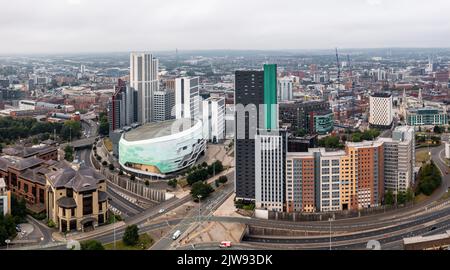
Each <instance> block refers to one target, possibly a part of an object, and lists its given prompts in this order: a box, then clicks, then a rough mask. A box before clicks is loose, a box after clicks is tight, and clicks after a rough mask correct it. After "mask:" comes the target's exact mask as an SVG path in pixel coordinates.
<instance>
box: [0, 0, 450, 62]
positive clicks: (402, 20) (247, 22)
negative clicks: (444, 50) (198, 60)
mask: <svg viewBox="0 0 450 270" xmlns="http://www.w3.org/2000/svg"><path fill="white" fill-rule="evenodd" d="M254 7H257V8H256V9H255V8H254ZM436 7H439V8H436ZM449 11H450V4H449V3H448V2H447V1H442V0H433V1H427V2H424V1H420V0H413V1H411V0H410V1H406V0H396V1H386V0H349V1H346V2H345V4H344V3H341V2H336V1H331V0H320V1H289V0H283V1H277V2H276V3H275V2H272V1H254V0H249V1H205V0H196V1H189V3H187V2H186V1H179V0H174V1H164V2H157V1H156V2H155V1H141V0H135V1H131V2H130V3H127V4H126V5H124V4H123V2H121V1H104V0H96V1H85V0H67V1H53V0H44V1H39V2H36V1H29V0H19V1H14V3H12V2H11V3H8V2H6V3H3V5H2V9H1V10H0V18H1V19H0V22H1V24H2V27H1V28H0V35H1V36H4V37H8V41H9V42H5V43H2V44H0V52H1V54H4V53H14V54H16V53H71V52H75V53H78V52H116V51H146V50H148V49H149V48H151V49H152V51H160V50H173V49H175V48H179V49H180V50H193V49H266V50H267V49H270V50H275V49H281V50H284V49H327V48H334V47H340V48H378V47H381V48H385V47H448V45H447V44H448V43H449V41H450V38H449V35H448V33H449V30H450V29H449V26H448V24H447V23H446V22H447V21H446V17H447V14H448V13H449ZM174 22H175V23H174ZM260 26H264V27H260ZM31 40H32V42H30V41H31Z"/></svg>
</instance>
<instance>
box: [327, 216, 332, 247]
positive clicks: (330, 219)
mask: <svg viewBox="0 0 450 270" xmlns="http://www.w3.org/2000/svg"><path fill="white" fill-rule="evenodd" d="M328 221H329V222H330V250H331V221H333V218H329V219H328Z"/></svg>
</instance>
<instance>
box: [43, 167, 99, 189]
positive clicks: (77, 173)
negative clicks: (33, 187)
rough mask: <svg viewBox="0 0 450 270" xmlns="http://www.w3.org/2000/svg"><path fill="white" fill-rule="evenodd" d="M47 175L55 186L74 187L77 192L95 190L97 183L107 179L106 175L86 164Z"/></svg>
mask: <svg viewBox="0 0 450 270" xmlns="http://www.w3.org/2000/svg"><path fill="white" fill-rule="evenodd" d="M47 176H48V179H49V181H50V183H51V185H52V186H53V187H54V188H63V187H64V188H72V189H73V190H74V191H76V192H81V191H87V190H95V189H97V184H98V183H99V182H100V181H102V180H105V179H106V178H105V176H104V175H102V174H100V173H98V172H97V171H96V170H94V169H92V168H90V167H86V166H81V167H80V168H79V169H78V170H75V169H73V168H72V167H65V168H62V169H60V170H58V171H56V172H52V173H49V174H47Z"/></svg>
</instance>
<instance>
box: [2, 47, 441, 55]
mask: <svg viewBox="0 0 450 270" xmlns="http://www.w3.org/2000/svg"><path fill="white" fill-rule="evenodd" d="M336 48H337V49H338V51H339V52H341V51H358V50H362V51H376V50H450V46H449V47H407V46H405V47H403V46H402V47H394V46H392V47H361V48H357V47H348V48H339V47H333V48H315V49H314V48H307V49H186V50H184V49H179V48H174V49H170V50H169V49H163V50H151V49H149V50H129V51H123V50H121V51H67V52H49V53H45V52H24V53H1V52H0V57H14V56H48V55H50V56H57V55H90V54H97V55H101V54H130V53H132V52H148V53H154V54H158V53H164V54H166V53H175V51H176V50H178V53H179V54H183V53H195V52H290V53H297V52H298V53H308V52H326V53H330V54H334V53H335V50H336Z"/></svg>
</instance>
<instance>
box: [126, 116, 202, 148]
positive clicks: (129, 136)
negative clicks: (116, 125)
mask: <svg viewBox="0 0 450 270" xmlns="http://www.w3.org/2000/svg"><path fill="white" fill-rule="evenodd" d="M175 122H177V124H176V126H174V127H176V128H177V131H178V132H182V131H185V130H188V129H190V128H191V127H193V126H194V125H195V123H196V122H195V121H194V120H191V119H187V118H183V119H174V120H168V121H163V122H156V123H148V124H145V125H143V126H140V127H138V128H136V129H133V130H130V131H129V132H126V133H124V135H123V139H125V140H126V141H130V142H133V141H140V140H147V139H154V138H159V137H164V136H168V135H171V134H173V133H172V124H174V123H175ZM178 123H179V124H178ZM183 123H188V125H183Z"/></svg>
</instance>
